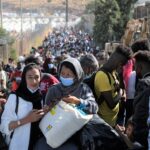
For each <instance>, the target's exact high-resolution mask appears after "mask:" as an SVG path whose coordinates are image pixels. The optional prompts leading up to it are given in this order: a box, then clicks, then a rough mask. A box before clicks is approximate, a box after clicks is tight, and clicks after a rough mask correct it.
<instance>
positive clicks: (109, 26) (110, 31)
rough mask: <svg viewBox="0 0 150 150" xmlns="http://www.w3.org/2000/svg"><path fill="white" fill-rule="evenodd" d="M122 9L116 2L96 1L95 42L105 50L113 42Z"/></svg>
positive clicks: (110, 0)
mask: <svg viewBox="0 0 150 150" xmlns="http://www.w3.org/2000/svg"><path fill="white" fill-rule="evenodd" d="M119 20H120V9H119V6H118V3H117V2H116V0H95V25H94V39H95V42H96V43H97V44H98V45H100V46H101V48H104V45H105V43H106V42H108V41H112V40H113V36H114V35H115V34H114V26H115V25H116V24H118V23H119Z"/></svg>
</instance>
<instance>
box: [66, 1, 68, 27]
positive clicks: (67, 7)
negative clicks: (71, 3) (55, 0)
mask: <svg viewBox="0 0 150 150" xmlns="http://www.w3.org/2000/svg"><path fill="white" fill-rule="evenodd" d="M66 27H68V0H66Z"/></svg>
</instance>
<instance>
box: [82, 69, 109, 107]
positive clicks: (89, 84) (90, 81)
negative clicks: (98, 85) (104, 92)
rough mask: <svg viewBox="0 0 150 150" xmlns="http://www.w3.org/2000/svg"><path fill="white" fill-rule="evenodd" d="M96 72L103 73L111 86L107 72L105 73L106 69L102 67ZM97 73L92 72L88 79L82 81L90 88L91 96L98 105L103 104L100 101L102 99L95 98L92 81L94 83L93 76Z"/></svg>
mask: <svg viewBox="0 0 150 150" xmlns="http://www.w3.org/2000/svg"><path fill="white" fill-rule="evenodd" d="M98 71H103V72H104V73H105V74H106V75H107V77H108V80H109V83H110V85H111V78H110V74H109V72H108V71H106V69H104V68H103V67H101V68H100V69H99V70H98ZM98 71H97V72H98ZM97 72H94V73H93V74H92V75H91V76H90V77H89V78H87V79H84V80H83V82H84V83H86V84H87V85H88V86H89V87H90V89H91V90H92V92H93V95H94V97H95V100H96V101H97V103H98V104H99V105H100V104H101V103H102V102H103V101H101V100H102V99H103V98H102V97H99V98H98V97H97V95H96V93H95V88H94V81H95V76H96V73H97Z"/></svg>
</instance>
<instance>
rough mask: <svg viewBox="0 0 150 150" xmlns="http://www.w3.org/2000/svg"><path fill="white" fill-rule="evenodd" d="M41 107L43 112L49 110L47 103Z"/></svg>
mask: <svg viewBox="0 0 150 150" xmlns="http://www.w3.org/2000/svg"><path fill="white" fill-rule="evenodd" d="M42 109H43V112H44V114H46V113H48V112H49V111H50V107H49V106H48V105H45V106H44V107H43V108H42Z"/></svg>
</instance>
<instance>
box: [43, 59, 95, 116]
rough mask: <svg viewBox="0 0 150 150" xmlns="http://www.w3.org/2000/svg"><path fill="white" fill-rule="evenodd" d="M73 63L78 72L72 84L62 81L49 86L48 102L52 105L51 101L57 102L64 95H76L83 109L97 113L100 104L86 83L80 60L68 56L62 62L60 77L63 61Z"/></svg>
mask: <svg viewBox="0 0 150 150" xmlns="http://www.w3.org/2000/svg"><path fill="white" fill-rule="evenodd" d="M64 62H67V63H71V64H72V65H73V66H74V69H75V72H76V78H75V80H74V83H73V84H72V85H71V86H64V85H63V84H62V83H58V84H56V85H53V86H52V87H50V88H49V90H48V93H47V95H46V99H45V100H46V104H48V105H51V103H55V104H57V103H58V102H59V101H60V100H61V99H62V98H63V97H65V96H67V95H72V96H76V97H77V98H78V99H79V100H80V104H79V105H81V106H82V108H83V111H85V112H86V113H89V114H91V113H92V114H95V113H97V111H98V105H97V103H96V101H95V98H94V96H93V93H92V91H91V89H90V88H89V87H88V86H87V85H86V84H84V83H82V80H83V75H84V73H83V70H82V67H81V65H80V62H79V61H78V60H77V59H76V58H71V57H70V58H67V59H65V60H64V61H62V63H61V64H60V67H59V70H58V75H59V77H60V71H61V68H62V66H63V63H64Z"/></svg>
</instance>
